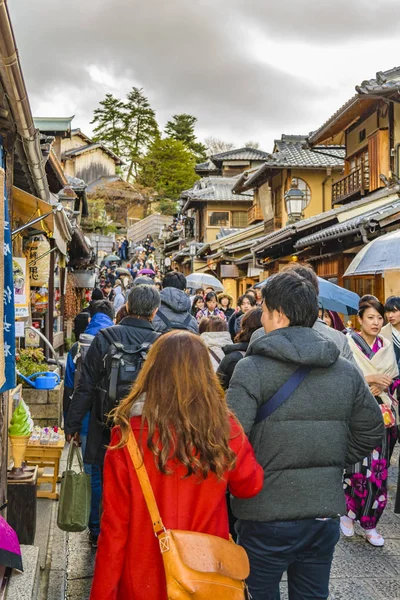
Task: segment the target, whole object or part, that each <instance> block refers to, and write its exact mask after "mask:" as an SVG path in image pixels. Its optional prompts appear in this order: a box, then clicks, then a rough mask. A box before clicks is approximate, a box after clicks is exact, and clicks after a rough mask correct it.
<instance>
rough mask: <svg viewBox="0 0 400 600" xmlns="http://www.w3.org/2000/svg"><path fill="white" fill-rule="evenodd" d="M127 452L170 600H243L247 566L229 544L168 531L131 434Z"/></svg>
mask: <svg viewBox="0 0 400 600" xmlns="http://www.w3.org/2000/svg"><path fill="white" fill-rule="evenodd" d="M128 450H129V454H130V456H131V459H132V463H133V466H134V468H135V470H136V473H137V476H138V479H139V483H140V486H141V488H142V491H143V495H144V497H145V500H146V504H147V508H148V510H149V513H150V517H151V520H152V524H153V530H154V534H155V535H156V537H157V538H158V540H159V544H160V551H161V555H162V558H163V562H164V570H165V578H166V582H167V594H168V598H169V600H189V598H190V599H192V600H210V599H212V600H244V599H246V598H248V592H247V587H246V583H245V579H246V578H247V577H248V576H249V572H250V566H249V560H248V557H247V554H246V552H245V550H244V549H243V548H242V547H241V546H238V545H237V544H235V542H234V541H233V540H232V539H231V540H229V541H228V540H224V539H223V538H220V537H217V536H215V535H208V534H206V533H196V532H194V531H178V530H176V529H169V530H167V529H166V528H165V527H164V524H163V522H162V520H161V516H160V513H159V511H158V507H157V503H156V499H155V497H154V493H153V489H152V487H151V483H150V480H149V476H148V474H147V471H146V467H145V466H144V462H143V457H142V455H141V452H140V449H139V447H138V444H137V441H136V439H135V436H134V434H133V432H132V431H131V433H130V435H129V439H128Z"/></svg>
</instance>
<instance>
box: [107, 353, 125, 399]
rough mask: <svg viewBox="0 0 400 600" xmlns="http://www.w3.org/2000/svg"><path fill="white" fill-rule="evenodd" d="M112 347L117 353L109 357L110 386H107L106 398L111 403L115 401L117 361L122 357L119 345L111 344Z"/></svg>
mask: <svg viewBox="0 0 400 600" xmlns="http://www.w3.org/2000/svg"><path fill="white" fill-rule="evenodd" d="M113 345H114V347H115V348H116V349H117V352H116V353H115V354H113V355H112V357H111V372H110V384H109V386H108V396H109V398H110V400H111V401H112V402H114V403H115V402H116V401H117V386H118V373H119V361H120V360H121V357H122V354H123V352H122V350H123V347H122V350H121V344H118V342H113Z"/></svg>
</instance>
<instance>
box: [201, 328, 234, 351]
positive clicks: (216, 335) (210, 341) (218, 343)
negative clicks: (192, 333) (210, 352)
mask: <svg viewBox="0 0 400 600" xmlns="http://www.w3.org/2000/svg"><path fill="white" fill-rule="evenodd" d="M200 337H201V339H202V340H203V342H204V343H205V344H206V345H207V346H209V347H210V346H211V347H213V346H214V347H218V348H223V347H224V346H226V345H227V344H229V342H230V341H231V339H232V338H231V336H230V333H229V331H205V332H204V333H202V334H201V336H200Z"/></svg>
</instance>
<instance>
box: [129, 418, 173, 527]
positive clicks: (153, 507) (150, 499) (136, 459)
mask: <svg viewBox="0 0 400 600" xmlns="http://www.w3.org/2000/svg"><path fill="white" fill-rule="evenodd" d="M127 446H128V451H129V455H130V457H131V460H132V464H133V467H134V469H135V471H136V474H137V476H138V479H139V483H140V487H141V488H142V492H143V496H144V499H145V501H146V505H147V508H148V511H149V513H150V518H151V522H152V524H153V531H154V533H155V535H156V536H158V534H160V533H161V532H162V531H166V529H165V527H164V523H163V522H162V520H161V516H160V513H159V511H158V506H157V502H156V499H155V497H154V492H153V488H152V487H151V483H150V479H149V476H148V474H147V470H146V467H145V466H144V461H143V456H142V454H141V452H140V450H139V446H138V443H137V441H136V438H135V434H134V433H133V431H132V429H131V430H130V432H129V437H128V442H127Z"/></svg>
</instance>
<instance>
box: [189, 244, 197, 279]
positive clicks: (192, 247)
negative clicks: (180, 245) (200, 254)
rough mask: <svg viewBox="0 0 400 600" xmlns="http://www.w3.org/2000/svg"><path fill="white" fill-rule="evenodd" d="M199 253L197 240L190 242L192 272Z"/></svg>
mask: <svg viewBox="0 0 400 600" xmlns="http://www.w3.org/2000/svg"><path fill="white" fill-rule="evenodd" d="M196 254H197V244H196V242H192V243H191V244H189V256H190V260H191V269H192V270H191V273H193V271H194V258H195V256H196Z"/></svg>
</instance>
